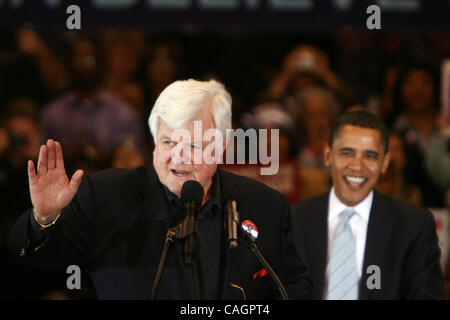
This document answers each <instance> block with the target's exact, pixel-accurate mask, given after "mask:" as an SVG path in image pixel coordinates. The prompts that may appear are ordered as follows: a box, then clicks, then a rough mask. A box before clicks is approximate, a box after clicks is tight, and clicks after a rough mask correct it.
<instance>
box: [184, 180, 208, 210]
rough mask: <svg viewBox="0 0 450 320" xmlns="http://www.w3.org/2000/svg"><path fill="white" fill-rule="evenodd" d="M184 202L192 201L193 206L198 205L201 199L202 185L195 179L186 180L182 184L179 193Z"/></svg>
mask: <svg viewBox="0 0 450 320" xmlns="http://www.w3.org/2000/svg"><path fill="white" fill-rule="evenodd" d="M180 198H181V201H183V202H184V203H187V202H191V201H194V203H195V206H200V205H201V204H202V201H203V187H202V185H201V184H200V183H199V182H198V181H195V180H188V181H186V182H185V183H184V184H183V187H182V188H181V194H180Z"/></svg>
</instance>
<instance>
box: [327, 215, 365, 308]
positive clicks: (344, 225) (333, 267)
mask: <svg viewBox="0 0 450 320" xmlns="http://www.w3.org/2000/svg"><path fill="white" fill-rule="evenodd" d="M355 213H356V211H355V210H353V209H351V208H347V209H345V210H344V211H342V212H341V213H340V214H339V215H340V216H341V217H342V220H341V222H340V224H339V225H338V227H337V229H336V233H335V235H334V241H333V249H332V254H331V258H330V268H329V274H328V287H327V300H357V299H358V282H359V275H358V270H357V267H356V241H355V236H354V235H353V232H352V229H351V228H350V223H349V221H350V218H351V217H352V216H353V215H354V214H355Z"/></svg>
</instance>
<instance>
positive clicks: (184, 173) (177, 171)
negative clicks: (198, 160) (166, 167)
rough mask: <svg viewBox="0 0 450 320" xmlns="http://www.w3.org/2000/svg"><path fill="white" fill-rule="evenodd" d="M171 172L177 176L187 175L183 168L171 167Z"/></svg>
mask: <svg viewBox="0 0 450 320" xmlns="http://www.w3.org/2000/svg"><path fill="white" fill-rule="evenodd" d="M172 172H173V173H175V175H176V176H177V177H184V176H186V175H187V172H186V171H183V170H175V169H172Z"/></svg>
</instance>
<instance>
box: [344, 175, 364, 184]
mask: <svg viewBox="0 0 450 320" xmlns="http://www.w3.org/2000/svg"><path fill="white" fill-rule="evenodd" d="M345 179H346V180H347V181H349V182H351V183H358V184H359V183H363V182H364V180H366V179H364V178H362V177H351V176H345Z"/></svg>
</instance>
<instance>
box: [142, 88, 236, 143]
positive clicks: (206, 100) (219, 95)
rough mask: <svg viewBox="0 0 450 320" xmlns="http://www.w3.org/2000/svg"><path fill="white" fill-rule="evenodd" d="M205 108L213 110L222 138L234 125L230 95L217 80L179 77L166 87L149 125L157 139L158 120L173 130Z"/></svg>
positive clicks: (185, 125) (149, 119) (185, 124)
mask: <svg viewBox="0 0 450 320" xmlns="http://www.w3.org/2000/svg"><path fill="white" fill-rule="evenodd" d="M204 110H210V112H211V114H212V117H213V119H214V122H215V125H216V128H217V129H219V130H220V131H221V133H222V134H223V137H225V136H226V130H227V129H230V128H231V95H230V94H229V93H228V91H227V90H226V89H225V87H224V86H223V84H221V83H220V82H218V81H216V80H209V81H197V80H194V79H189V80H178V81H175V82H173V83H171V84H170V85H169V86H167V87H166V88H165V89H164V90H163V91H162V92H161V94H160V95H159V97H158V99H156V102H155V105H154V106H153V110H152V112H151V114H150V117H149V118H148V124H149V127H150V132H151V134H152V136H153V139H154V140H155V141H156V138H157V131H158V125H159V120H160V119H161V120H163V121H164V122H165V123H166V124H167V125H168V126H169V127H170V128H171V129H173V130H175V129H181V128H186V127H187V125H188V124H189V122H191V121H193V120H195V118H196V117H197V116H198V115H199V114H200V113H202V112H203V111H204Z"/></svg>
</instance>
